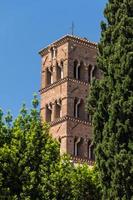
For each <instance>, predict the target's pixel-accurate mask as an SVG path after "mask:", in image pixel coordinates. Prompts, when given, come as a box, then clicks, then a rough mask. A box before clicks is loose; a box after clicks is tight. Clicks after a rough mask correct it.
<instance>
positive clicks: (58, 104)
mask: <svg viewBox="0 0 133 200" xmlns="http://www.w3.org/2000/svg"><path fill="white" fill-rule="evenodd" d="M55 106H56V108H55V118H60V117H61V100H60V99H59V100H57V101H56V105H55Z"/></svg>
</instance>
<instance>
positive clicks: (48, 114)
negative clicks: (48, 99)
mask: <svg viewBox="0 0 133 200" xmlns="http://www.w3.org/2000/svg"><path fill="white" fill-rule="evenodd" d="M51 119H52V104H51V103H50V104H47V105H46V121H47V122H51Z"/></svg>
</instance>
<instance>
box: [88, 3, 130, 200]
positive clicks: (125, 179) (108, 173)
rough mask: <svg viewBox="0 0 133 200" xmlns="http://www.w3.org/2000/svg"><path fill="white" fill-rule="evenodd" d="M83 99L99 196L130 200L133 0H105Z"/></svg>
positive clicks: (116, 199)
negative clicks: (97, 75) (92, 76)
mask: <svg viewBox="0 0 133 200" xmlns="http://www.w3.org/2000/svg"><path fill="white" fill-rule="evenodd" d="M104 15H105V18H106V23H105V22H102V23H101V28H102V33H101V40H100V43H99V45H98V48H99V54H98V59H97V63H98V67H99V69H100V70H101V71H102V74H103V77H102V79H101V80H94V81H93V83H92V87H91V92H90V95H89V97H88V103H87V105H88V112H89V113H91V114H92V115H93V126H94V144H95V152H96V164H97V166H98V170H99V180H100V183H101V187H102V192H103V199H104V200H105V199H112V200H114V199H115V200H119V199H122V200H131V199H133V0H109V2H108V3H107V5H106V8H105V11H104Z"/></svg>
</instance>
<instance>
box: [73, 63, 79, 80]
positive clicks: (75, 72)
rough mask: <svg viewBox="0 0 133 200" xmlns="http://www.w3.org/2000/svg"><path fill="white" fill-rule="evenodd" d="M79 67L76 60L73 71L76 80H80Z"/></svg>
mask: <svg viewBox="0 0 133 200" xmlns="http://www.w3.org/2000/svg"><path fill="white" fill-rule="evenodd" d="M78 67H79V65H78V61H77V60H75V61H74V69H73V70H74V72H73V74H74V78H75V79H78V78H79V71H78Z"/></svg>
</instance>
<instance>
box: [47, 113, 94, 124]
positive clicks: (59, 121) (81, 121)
mask: <svg viewBox="0 0 133 200" xmlns="http://www.w3.org/2000/svg"><path fill="white" fill-rule="evenodd" d="M67 120H70V121H73V122H78V123H81V124H84V125H88V126H91V125H90V122H88V121H85V120H81V119H78V118H74V117H70V116H67V115H66V116H64V117H61V118H58V119H56V120H54V121H52V122H50V123H49V124H50V126H54V125H56V124H59V123H61V122H64V121H67Z"/></svg>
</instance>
